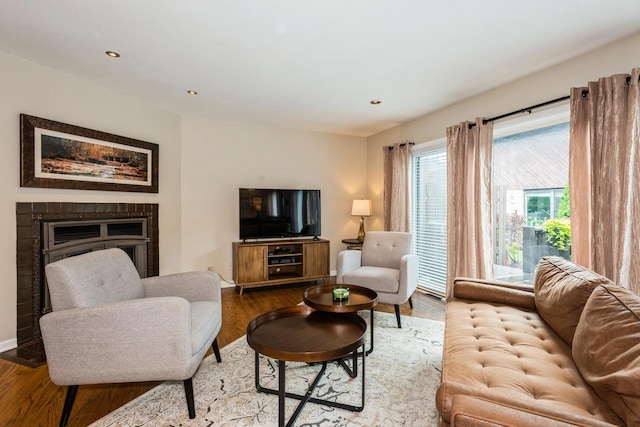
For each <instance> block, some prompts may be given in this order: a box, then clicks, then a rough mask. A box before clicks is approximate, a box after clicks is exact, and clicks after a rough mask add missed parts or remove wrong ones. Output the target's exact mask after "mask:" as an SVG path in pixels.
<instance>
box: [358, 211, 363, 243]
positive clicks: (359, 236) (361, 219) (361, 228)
mask: <svg viewBox="0 0 640 427" xmlns="http://www.w3.org/2000/svg"><path fill="white" fill-rule="evenodd" d="M364 234H365V233H364V217H363V216H361V217H360V229H359V230H358V242H360V243H362V242H364Z"/></svg>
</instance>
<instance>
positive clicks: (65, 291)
mask: <svg viewBox="0 0 640 427" xmlns="http://www.w3.org/2000/svg"><path fill="white" fill-rule="evenodd" d="M45 274H46V276H47V285H48V286H49V295H50V297H51V307H52V309H53V311H56V310H65V309H68V308H76V307H89V306H92V305H98V304H105V303H109V302H117V301H126V300H131V299H137V298H144V287H143V285H142V280H140V275H139V274H138V270H136V267H135V265H133V262H132V261H131V258H129V255H127V254H126V253H125V252H124V251H123V250H122V249H117V248H113V249H104V250H100V251H95V252H88V253H86V254H82V255H77V256H73V257H69V258H65V259H62V260H60V261H56V262H53V263H51V264H47V265H46V266H45Z"/></svg>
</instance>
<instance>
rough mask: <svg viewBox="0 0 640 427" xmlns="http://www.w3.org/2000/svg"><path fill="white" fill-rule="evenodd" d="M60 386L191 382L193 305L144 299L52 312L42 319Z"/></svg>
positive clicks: (54, 377)
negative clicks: (169, 381) (186, 379)
mask: <svg viewBox="0 0 640 427" xmlns="http://www.w3.org/2000/svg"><path fill="white" fill-rule="evenodd" d="M40 330H41V331H42V339H43V341H44V347H45V352H46V355H47V364H48V366H49V375H50V377H51V380H52V381H53V382H54V383H55V384H58V385H74V384H75V385H79V384H100V383H117V382H134V381H153V380H160V379H162V380H166V379H175V380H181V379H185V378H189V377H190V375H189V372H187V371H188V369H189V368H188V365H189V362H190V358H191V356H192V351H191V305H190V304H189V302H188V301H186V300H185V299H184V298H178V297H163V298H145V299H137V300H129V301H121V302H116V303H110V304H104V305H99V306H91V307H82V308H73V309H68V310H60V311H53V312H51V313H48V314H46V315H44V316H42V318H40Z"/></svg>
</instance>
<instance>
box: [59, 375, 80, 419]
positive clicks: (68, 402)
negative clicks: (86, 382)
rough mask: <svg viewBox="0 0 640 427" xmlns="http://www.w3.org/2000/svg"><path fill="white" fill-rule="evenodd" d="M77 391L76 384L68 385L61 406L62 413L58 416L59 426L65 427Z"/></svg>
mask: <svg viewBox="0 0 640 427" xmlns="http://www.w3.org/2000/svg"><path fill="white" fill-rule="evenodd" d="M77 392H78V386H77V385H70V386H69V388H67V397H65V399H64V407H63V408H62V415H61V416H60V427H65V426H66V425H67V423H68V422H69V417H70V416H71V408H73V402H75V400H76V393H77Z"/></svg>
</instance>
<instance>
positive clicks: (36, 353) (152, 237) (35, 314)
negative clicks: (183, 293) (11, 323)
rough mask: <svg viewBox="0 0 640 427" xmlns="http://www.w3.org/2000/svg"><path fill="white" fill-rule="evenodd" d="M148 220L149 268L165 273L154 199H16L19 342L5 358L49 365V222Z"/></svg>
mask: <svg viewBox="0 0 640 427" xmlns="http://www.w3.org/2000/svg"><path fill="white" fill-rule="evenodd" d="M124 218H146V221H145V222H146V226H147V229H146V230H145V232H146V233H145V234H146V237H147V238H148V243H147V244H146V254H145V256H146V272H147V275H148V276H155V275H158V273H159V248H158V205H157V204H154V203H145V204H140V203H63V202H42V203H16V227H17V242H16V249H17V257H16V258H17V259H16V271H17V331H16V334H17V344H18V347H17V348H15V349H13V350H9V351H6V352H4V353H0V358H3V359H6V360H11V361H13V362H16V363H20V364H22V365H26V366H32V367H35V366H38V365H41V364H43V363H45V361H46V360H45V354H44V347H43V345H42V337H41V335H40V328H39V319H40V317H41V316H42V314H43V313H42V311H43V307H44V306H45V301H44V300H45V298H43V286H44V285H43V276H44V272H43V259H44V258H43V247H44V246H43V237H42V236H43V232H44V231H43V228H44V227H43V226H44V224H47V223H50V222H54V221H96V220H103V219H104V220H119V219H124Z"/></svg>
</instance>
